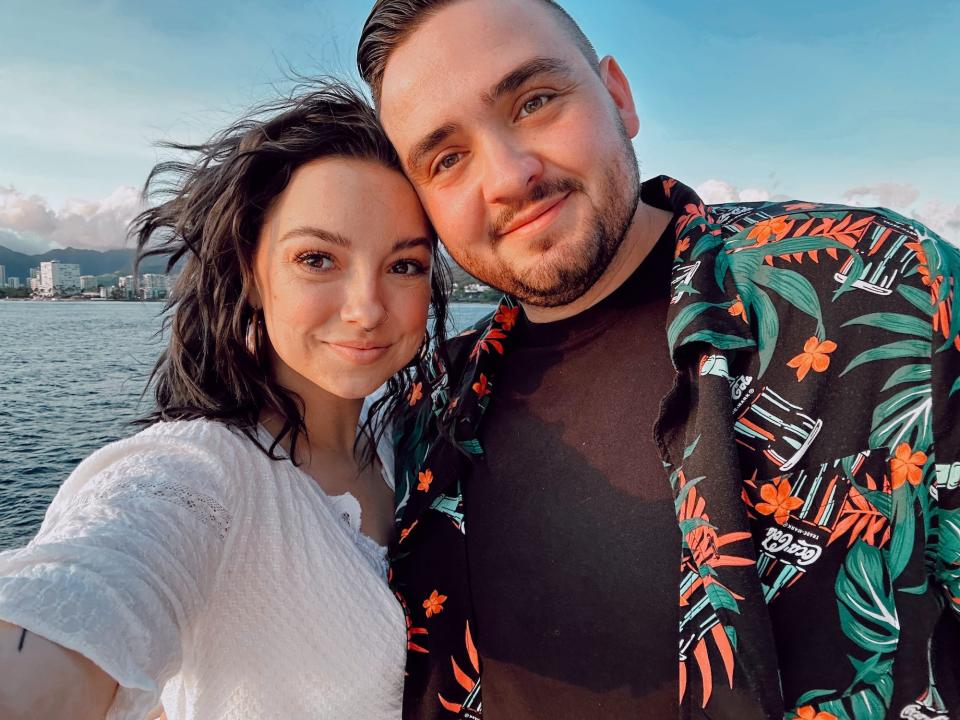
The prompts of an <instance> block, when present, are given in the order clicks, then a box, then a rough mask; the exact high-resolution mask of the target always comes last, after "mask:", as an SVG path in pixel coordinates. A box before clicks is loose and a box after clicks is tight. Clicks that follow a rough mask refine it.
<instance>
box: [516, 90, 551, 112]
mask: <svg viewBox="0 0 960 720" xmlns="http://www.w3.org/2000/svg"><path fill="white" fill-rule="evenodd" d="M552 98H553V96H552V95H537V96H536V97H532V98H530V99H529V100H527V101H526V102H525V103H524V104H523V105H521V106H520V115H521V117H522V116H524V115H532V114H533V113H535V112H536V111H537V110H539V109H540V108H542V107H543V106H544V105H546V104H547V103H548V102H550V100H551V99H552Z"/></svg>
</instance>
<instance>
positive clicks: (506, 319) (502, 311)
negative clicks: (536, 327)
mask: <svg viewBox="0 0 960 720" xmlns="http://www.w3.org/2000/svg"><path fill="white" fill-rule="evenodd" d="M519 314H520V308H519V307H515V308H508V307H507V306H506V305H501V306H500V307H498V308H497V314H496V315H494V316H493V321H494V322H498V323H500V327H502V328H503V329H504V330H506V331H508V332H509V331H510V330H513V326H514V325H516V324H517V316H518V315H519Z"/></svg>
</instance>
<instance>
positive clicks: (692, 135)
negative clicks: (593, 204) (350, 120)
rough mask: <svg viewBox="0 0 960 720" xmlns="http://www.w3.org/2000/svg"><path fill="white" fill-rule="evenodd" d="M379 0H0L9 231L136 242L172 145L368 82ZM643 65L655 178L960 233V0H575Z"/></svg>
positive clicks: (620, 51)
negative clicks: (375, 0)
mask: <svg viewBox="0 0 960 720" xmlns="http://www.w3.org/2000/svg"><path fill="white" fill-rule="evenodd" d="M369 4H370V2H368V0H350V1H349V2H332V1H330V0H313V1H307V0H281V1H280V2H270V3H269V4H268V3H266V2H262V3H256V2H246V1H243V0H233V1H231V2H224V1H221V0H214V1H211V2H203V3H187V2H182V1H181V0H174V1H172V2H145V1H140V0H137V1H136V2H134V1H131V0H91V1H89V2H83V3H81V2H77V1H76V0H73V1H72V2H65V1H61V0H43V1H42V2H35V1H33V0H0V98H3V102H2V104H0V244H4V245H8V246H16V247H17V249H24V250H39V249H42V248H45V247H48V246H51V245H67V244H71V245H74V246H88V247H106V246H111V245H114V246H115V245H117V244H118V243H119V242H121V239H122V235H123V223H124V222H125V221H126V220H127V219H128V218H129V216H130V214H132V212H133V211H134V210H135V208H136V203H137V189H138V188H139V186H140V184H141V183H142V181H143V179H144V178H145V176H146V173H147V171H148V170H149V168H150V167H151V166H152V165H153V163H154V162H156V160H157V159H158V157H159V156H158V154H157V151H156V150H155V149H154V147H153V143H154V142H156V141H157V140H162V139H170V140H180V141H196V140H201V139H203V138H205V137H206V136H207V135H209V134H210V133H211V132H212V131H214V130H215V129H217V128H218V127H219V126H221V125H222V124H224V123H225V122H226V121H228V120H229V119H231V118H232V117H233V116H234V115H236V114H238V113H239V112H240V111H242V110H243V109H244V108H245V107H247V106H248V105H250V104H252V103H254V102H256V101H258V100H262V99H264V98H266V97H269V96H270V95H271V94H272V93H273V92H274V91H275V88H276V87H278V86H279V87H281V88H282V87H284V86H285V85H286V81H285V80H284V72H283V70H284V68H285V67H287V66H290V67H293V68H296V69H297V70H299V71H301V72H303V73H320V72H323V73H333V74H338V75H341V76H343V75H346V76H354V77H355V71H354V50H355V46H356V39H357V36H358V34H359V31H360V27H361V25H362V23H363V20H364V19H365V17H366V14H367V11H368V9H369ZM564 6H565V7H566V8H567V9H568V10H569V11H570V13H571V14H572V15H573V16H574V17H575V18H576V19H577V20H578V21H580V23H581V25H582V26H583V28H584V30H585V31H586V33H587V34H588V35H589V36H590V37H591V39H592V40H593V41H594V44H595V45H596V46H597V49H598V50H599V52H600V53H601V54H607V53H609V54H612V55H614V56H615V57H616V58H617V59H618V60H619V61H620V63H621V65H622V66H623V67H624V69H625V70H626V72H627V75H628V77H629V78H630V80H631V83H632V86H633V90H634V94H635V97H636V100H637V104H638V107H639V111H640V117H641V121H642V129H641V132H640V135H639V136H638V138H637V139H636V141H635V145H636V148H637V155H638V157H639V158H640V161H641V167H642V173H643V175H644V176H645V177H650V176H652V175H655V174H660V173H667V174H670V175H673V176H674V177H676V178H678V179H679V180H680V181H682V182H685V183H687V184H688V185H691V186H694V187H696V188H698V189H700V190H701V191H702V193H703V194H704V196H705V197H706V199H708V200H713V201H720V200H731V199H737V198H740V199H745V200H747V199H762V198H765V197H777V196H790V197H797V198H803V199H812V200H831V201H845V202H850V203H857V204H877V203H880V204H885V205H888V206H893V207H895V208H896V209H898V210H901V211H906V212H910V213H912V214H914V215H916V216H918V217H920V218H921V219H923V220H924V221H925V222H927V223H929V224H931V225H932V226H933V227H934V228H935V229H937V230H939V231H940V232H941V233H943V234H944V235H945V236H947V237H949V238H951V239H953V240H955V241H960V45H958V43H957V41H956V38H957V37H960V2H958V1H957V0H939V1H937V2H933V1H927V0H920V1H919V2H915V3H904V2H902V1H901V2H889V1H887V0H873V2H869V3H868V2H864V1H861V0H847V1H846V2H843V3H837V2H825V1H822V0H810V1H808V2H805V3H759V2H738V1H737V0H728V1H727V2H724V3H720V2H717V1H716V0H714V1H713V2H707V1H706V0H688V1H687V2H671V3H665V2H657V3H653V2H642V1H638V0H568V1H567V2H565V3H564Z"/></svg>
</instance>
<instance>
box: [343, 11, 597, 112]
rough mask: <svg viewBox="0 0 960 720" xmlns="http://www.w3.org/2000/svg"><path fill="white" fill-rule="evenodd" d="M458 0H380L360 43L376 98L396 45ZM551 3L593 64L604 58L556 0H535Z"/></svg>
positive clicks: (362, 65) (363, 68) (360, 61)
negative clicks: (601, 57) (446, 6)
mask: <svg viewBox="0 0 960 720" xmlns="http://www.w3.org/2000/svg"><path fill="white" fill-rule="evenodd" d="M456 1H457V0H377V1H376V3H375V4H374V6H373V10H371V11H370V16H369V17H368V18H367V21H366V23H364V25H363V32H361V33H360V44H359V46H358V47H357V67H358V68H359V69H360V75H361V77H363V79H364V80H365V81H366V82H367V85H369V86H370V90H371V92H372V93H373V99H374V102H376V103H377V104H379V103H380V92H381V89H382V84H383V72H384V70H385V69H386V67H387V61H388V60H389V59H390V55H391V54H392V53H393V51H394V49H396V47H397V46H398V45H400V44H401V43H402V42H403V41H404V40H406V39H407V38H408V37H409V36H410V35H411V34H412V33H413V32H414V31H416V29H417V28H418V27H420V25H422V24H423V23H424V22H425V21H426V20H427V19H429V18H430V17H432V16H433V15H435V14H436V13H437V12H438V11H439V10H440V9H441V8H443V7H444V6H445V5H450V4H452V3H454V2H456ZM535 1H536V2H541V3H543V4H544V5H546V6H547V7H549V8H550V9H551V10H553V12H554V13H555V14H556V16H557V18H558V19H559V20H560V22H561V24H562V25H563V27H564V29H566V30H567V31H568V32H569V33H570V36H571V38H572V39H573V41H574V42H575V43H576V44H577V46H578V47H579V48H580V52H582V53H583V55H584V57H586V58H587V62H589V63H590V64H591V65H592V66H594V67H596V66H598V65H599V63H600V61H599V58H598V57H597V51H596V50H595V49H594V47H593V45H592V44H591V42H590V40H588V39H587V36H586V35H584V34H583V30H581V29H580V26H579V25H577V22H576V20H574V19H573V18H572V17H570V15H569V13H567V11H566V10H564V9H563V8H562V7H560V5H558V4H557V3H556V2H554V0H535Z"/></svg>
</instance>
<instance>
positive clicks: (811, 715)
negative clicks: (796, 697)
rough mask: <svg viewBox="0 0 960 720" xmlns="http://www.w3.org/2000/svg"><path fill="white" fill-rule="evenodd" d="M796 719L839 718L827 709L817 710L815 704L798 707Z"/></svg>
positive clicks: (828, 719) (827, 719)
mask: <svg viewBox="0 0 960 720" xmlns="http://www.w3.org/2000/svg"><path fill="white" fill-rule="evenodd" d="M796 720H837V716H836V715H834V714H833V713H828V712H827V711H826V710H821V711H820V712H817V711H816V709H815V708H814V707H813V705H804V706H803V707H802V708H797V718H796Z"/></svg>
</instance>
